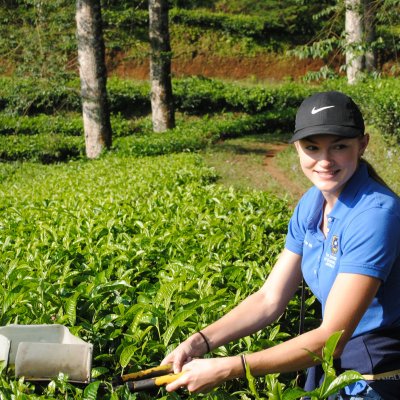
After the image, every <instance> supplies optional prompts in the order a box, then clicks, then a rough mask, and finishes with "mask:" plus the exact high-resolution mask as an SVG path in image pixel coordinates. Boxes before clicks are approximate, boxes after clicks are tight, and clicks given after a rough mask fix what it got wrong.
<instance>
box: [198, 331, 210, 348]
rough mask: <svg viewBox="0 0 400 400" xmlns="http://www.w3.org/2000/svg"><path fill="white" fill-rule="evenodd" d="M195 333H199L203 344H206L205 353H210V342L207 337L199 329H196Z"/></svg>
mask: <svg viewBox="0 0 400 400" xmlns="http://www.w3.org/2000/svg"><path fill="white" fill-rule="evenodd" d="M197 333H200V335H201V337H202V338H203V339H204V342H205V344H206V346H207V353H210V351H211V349H210V343H208V340H207V338H206V335H204V333H203V332H201V331H198V332H197Z"/></svg>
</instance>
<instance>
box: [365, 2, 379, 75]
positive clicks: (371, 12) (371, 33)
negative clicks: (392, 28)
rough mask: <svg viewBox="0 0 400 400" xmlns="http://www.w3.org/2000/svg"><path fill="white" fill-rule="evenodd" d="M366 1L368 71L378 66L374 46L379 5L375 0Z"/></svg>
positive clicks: (366, 57)
mask: <svg viewBox="0 0 400 400" xmlns="http://www.w3.org/2000/svg"><path fill="white" fill-rule="evenodd" d="M363 1H364V30H365V44H366V46H367V50H366V52H365V69H366V70H367V71H368V72H371V71H374V70H375V69H376V67H377V55H376V49H374V48H373V43H374V41H375V40H376V30H375V25H376V12H377V5H376V4H375V3H376V1H375V0H363Z"/></svg>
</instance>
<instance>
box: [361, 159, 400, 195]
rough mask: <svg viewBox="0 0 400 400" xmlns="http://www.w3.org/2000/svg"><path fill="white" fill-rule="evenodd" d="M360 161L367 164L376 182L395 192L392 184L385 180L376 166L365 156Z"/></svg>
mask: <svg viewBox="0 0 400 400" xmlns="http://www.w3.org/2000/svg"><path fill="white" fill-rule="evenodd" d="M360 163H363V164H365V165H366V166H367V171H368V175H369V176H370V177H371V178H372V179H373V180H374V181H376V182H378V183H380V184H381V185H382V186H385V187H386V188H388V189H389V190H391V191H392V192H393V190H392V189H391V188H390V186H389V185H388V184H387V183H386V182H385V181H384V179H383V178H382V177H381V176H380V175H379V174H378V173H377V172H376V170H375V168H374V167H373V166H372V165H371V164H370V163H369V162H368V161H367V160H365V159H364V158H361V159H360Z"/></svg>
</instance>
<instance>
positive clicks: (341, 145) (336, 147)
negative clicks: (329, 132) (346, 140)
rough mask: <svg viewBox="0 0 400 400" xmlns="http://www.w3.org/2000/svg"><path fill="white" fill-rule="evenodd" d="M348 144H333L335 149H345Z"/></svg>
mask: <svg viewBox="0 0 400 400" xmlns="http://www.w3.org/2000/svg"><path fill="white" fill-rule="evenodd" d="M347 147H348V146H347V145H346V144H343V143H338V144H335V146H333V149H334V150H344V149H347Z"/></svg>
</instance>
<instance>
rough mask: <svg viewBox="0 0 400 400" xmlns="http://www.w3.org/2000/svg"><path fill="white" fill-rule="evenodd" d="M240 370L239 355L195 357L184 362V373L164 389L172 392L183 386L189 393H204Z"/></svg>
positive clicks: (238, 374)
mask: <svg viewBox="0 0 400 400" xmlns="http://www.w3.org/2000/svg"><path fill="white" fill-rule="evenodd" d="M242 370H243V368H242V365H241V360H240V357H221V358H207V359H204V358H202V359H200V358H197V359H194V360H192V361H190V362H189V363H187V364H185V365H184V366H183V368H182V371H183V372H184V373H183V374H182V375H181V376H180V377H179V378H178V379H177V380H176V381H174V382H172V383H170V384H169V385H167V386H166V389H167V391H168V392H173V391H175V390H177V389H179V388H183V387H184V388H186V389H187V390H188V391H189V392H191V393H206V392H209V391H210V390H211V389H213V388H215V387H217V386H219V385H221V384H222V383H223V382H225V381H227V380H229V379H233V378H238V377H240V376H241V374H242V372H243V371H242Z"/></svg>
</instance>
